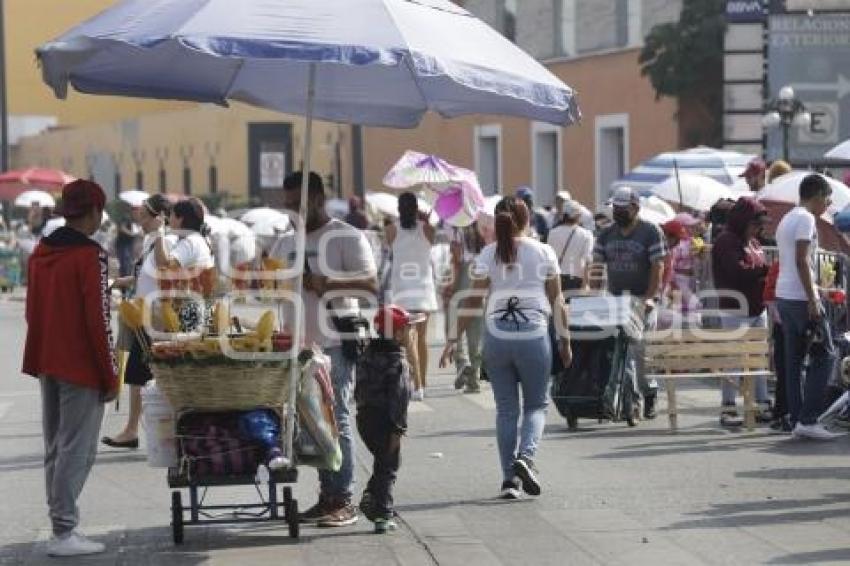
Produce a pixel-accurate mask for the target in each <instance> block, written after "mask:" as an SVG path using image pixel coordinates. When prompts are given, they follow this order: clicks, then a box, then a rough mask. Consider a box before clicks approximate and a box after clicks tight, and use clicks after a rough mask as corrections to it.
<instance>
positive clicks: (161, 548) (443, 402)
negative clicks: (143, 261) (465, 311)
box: [0, 299, 850, 566]
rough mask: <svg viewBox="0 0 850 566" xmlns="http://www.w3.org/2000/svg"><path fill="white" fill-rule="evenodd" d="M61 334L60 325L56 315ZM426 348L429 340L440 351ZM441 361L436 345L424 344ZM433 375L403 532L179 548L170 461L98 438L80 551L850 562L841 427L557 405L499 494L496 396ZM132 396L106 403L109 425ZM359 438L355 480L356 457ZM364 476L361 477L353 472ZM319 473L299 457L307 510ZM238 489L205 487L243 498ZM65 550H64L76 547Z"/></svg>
mask: <svg viewBox="0 0 850 566" xmlns="http://www.w3.org/2000/svg"><path fill="white" fill-rule="evenodd" d="M57 332H61V329H57ZM23 338H24V325H23V304H22V303H20V302H15V301H6V300H3V299H0V369H2V375H3V379H2V380H0V501H2V505H0V564H18V563H22V564H40V563H50V564H55V563H58V561H56V560H50V559H47V558H45V557H44V548H43V547H44V545H43V542H44V541H45V540H46V539H47V536H48V532H49V531H48V521H47V516H46V506H45V502H44V493H43V473H42V464H41V459H42V446H41V434H40V421H39V419H40V410H39V397H38V392H37V387H36V382H35V381H34V380H31V379H24V378H22V377H20V373H19V367H20V358H21V351H22V348H23ZM435 352H436V349H435ZM433 359H434V360H436V354H435V356H434V358H433ZM452 379H453V376H452V375H450V374H448V373H439V372H436V371H432V373H431V382H432V387H431V389H430V390H429V395H428V397H427V398H426V400H425V402H424V403H417V404H414V405H412V407H411V412H412V414H411V419H410V420H411V432H410V435H409V437H408V438H407V439H406V443H405V444H404V446H403V450H402V451H403V464H402V470H401V475H400V480H399V483H398V487H397V497H396V499H397V503H398V511H399V513H400V519H401V520H400V529H399V530H398V531H397V532H396V533H394V534H393V535H389V536H376V535H373V534H371V532H370V525H369V524H368V523H367V522H366V521H365V520H364V519H361V521H360V522H359V523H358V524H357V525H355V526H353V527H350V528H346V529H339V530H317V529H314V528H305V529H304V530H303V531H302V539H301V540H300V541H299V542H297V543H295V542H292V541H291V540H290V539H289V538H288V537H287V536H286V531H285V528H284V527H283V526H282V525H271V524H269V525H262V526H253V527H232V528H231V527H228V528H225V527H216V528H204V529H197V528H196V529H191V528H189V529H187V531H186V544H184V545H183V546H181V547H174V546H173V545H172V543H171V538H170V536H171V533H170V528H169V526H168V524H169V517H170V515H169V504H170V498H169V490H168V489H167V486H166V482H165V472H164V470H161V469H153V468H149V467H148V466H147V463H146V460H145V455H144V452H143V451H139V452H133V453H129V452H119V451H111V450H109V449H106V448H103V449H101V450H100V453H99V455H98V460H97V463H96V464H95V468H94V471H93V473H92V475H91V477H90V479H89V482H88V484H87V486H86V490H85V492H84V494H83V497H82V499H81V502H80V504H81V510H82V517H83V524H82V530H83V531H84V532H86V533H87V534H90V535H93V536H94V537H95V538H96V539H98V540H101V541H103V542H105V543H107V545H108V553H107V554H105V555H103V556H100V557H97V558H94V559H87V560H85V561H83V560H79V561H76V562H79V563H84V564H89V563H97V564H100V563H102V564H127V565H135V564H151V565H154V564H156V565H160V564H187V565H191V564H240V565H243V564H244V565H250V564H269V563H277V564H316V565H330V564H344V565H346V566H355V565H358V564H364V565H365V564H404V565H417V566H418V565H429V564H445V565H463V566H473V565H479V564H480V565H492V564H535V565H537V564H541V565H542V564H558V565H563V564H569V565H582V564H629V565H638V564H653V565H657V564H756V563H761V564H827V563H834V564H841V563H847V562H848V561H850V542H848V541H850V523H848V521H847V516H848V513H850V482H848V479H850V465H848V461H847V452H848V448H850V440H847V439H842V440H840V441H838V442H835V443H830V444H807V443H800V442H796V441H793V440H791V439H789V438H787V437H776V436H771V435H768V434H766V433H764V429H761V430H760V431H759V432H756V433H754V434H746V433H730V432H727V431H723V430H720V429H719V428H718V427H717V425H716V405H717V403H718V399H719V393H717V392H716V390H714V389H713V388H709V387H708V386H705V385H700V384H695V385H692V386H683V387H682V389H683V391H682V392H681V394H680V398H681V400H680V402H679V403H680V408H681V412H682V416H681V417H680V426H681V431H680V432H679V433H678V434H675V435H671V434H670V433H668V432H667V430H666V426H667V423H666V418H665V415H664V404H663V403H662V404H661V407H660V409H661V416H660V418H659V419H658V420H657V421H654V422H652V423H646V422H642V423H640V426H639V427H638V428H637V429H628V428H627V427H626V426H625V425H620V424H605V425H599V424H597V423H595V422H591V421H584V422H583V424H582V430H581V431H580V432H578V433H568V432H567V431H566V427H565V424H564V422H563V420H562V419H561V418H560V417H559V416H558V414H557V412H556V411H555V410H554V408H553V409H552V410H551V411H550V414H549V419H548V427H547V434H546V436H545V438H544V442H543V446H542V451H541V454H540V457H539V460H538V465H539V467H540V469H541V473H542V479H543V487H544V494H543V496H541V497H540V498H539V499H537V500H524V501H520V502H502V501H498V500H496V499H495V498H494V497H495V494H496V492H497V488H498V487H499V483H500V477H499V473H498V462H497V455H496V449H495V439H494V416H495V411H494V409H493V401H492V396H491V394H490V392H489V389H486V388H485V390H484V391H483V392H482V393H481V394H480V395H463V394H459V393H457V392H455V391H454V390H453V389H452V384H451V382H452ZM125 410H126V403H124V404H123V405H122V411H121V412H118V413H116V412H115V410H114V409H113V408H112V407H110V408H109V409H108V411H107V415H106V418H105V421H104V425H103V431H104V433H114V432H117V431H118V430H119V429H120V428H121V426H122V424H123V421H124V419H125V418H126V414H125ZM365 456H366V453H365V451H364V450H362V449H361V450H360V452H359V459H358V474H359V478H361V479H362V478H363V477H364V475H365V474H364V472H365V470H366V463H367V459H366V457H365ZM361 486H362V484H361ZM315 489H316V482H315V473H314V472H313V471H312V470H310V469H304V470H302V477H301V479H300V481H299V483H298V484H297V486H296V495H297V497H298V498H299V499H300V503H301V507H302V509H303V508H306V507H307V506H309V505H310V504H312V503H313V500H314V497H315ZM251 495H252V492H251V490H250V489H247V488H238V489H235V488H234V489H222V490H219V491H218V492H210V495H209V496H208V501H220V502H230V501H234V500H236V499H237V498H238V497H241V498H242V499H249V498H250V496H251ZM69 562H71V563H76V562H75V561H73V560H70V561H69Z"/></svg>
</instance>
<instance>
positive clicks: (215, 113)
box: [13, 97, 351, 202]
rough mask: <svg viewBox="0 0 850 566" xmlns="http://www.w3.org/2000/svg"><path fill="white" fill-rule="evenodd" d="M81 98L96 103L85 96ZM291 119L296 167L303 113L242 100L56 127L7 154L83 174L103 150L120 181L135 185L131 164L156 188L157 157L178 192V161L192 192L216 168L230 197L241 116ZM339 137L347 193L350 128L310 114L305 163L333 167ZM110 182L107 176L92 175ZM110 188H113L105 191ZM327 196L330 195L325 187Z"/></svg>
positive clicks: (239, 168)
mask: <svg viewBox="0 0 850 566" xmlns="http://www.w3.org/2000/svg"><path fill="white" fill-rule="evenodd" d="M88 104H89V105H91V106H94V107H96V106H97V100H96V99H94V98H92V97H90V99H89V101H88ZM263 122H276V123H281V122H283V123H291V124H292V128H293V135H292V144H293V152H294V156H293V157H294V159H293V165H294V168H295V169H298V168H299V167H300V163H301V161H302V160H303V149H302V144H303V142H304V118H302V117H299V116H290V115H285V114H280V113H277V112H273V111H268V110H261V109H257V108H253V107H250V106H247V105H242V104H234V105H233V106H232V107H231V108H221V107H217V106H213V105H196V106H193V107H191V108H188V109H186V110H180V111H173V112H162V113H157V114H146V115H142V116H139V117H135V118H127V119H125V120H119V121H113V122H108V123H101V124H91V125H88V126H80V127H76V128H60V129H55V130H51V131H49V132H46V133H43V134H41V135H38V136H33V137H29V138H23V139H22V141H21V143H20V144H19V147H18V148H17V150H16V152H15V154H14V156H13V157H14V166H15V167H27V166H39V167H52V168H59V169H63V170H65V171H68V172H69V173H71V174H73V175H75V176H78V177H88V176H89V174H90V171H91V169H92V159H93V157H94V156H95V155H97V154H100V155H101V156H103V155H106V154H108V156H109V157H110V158H111V159H112V160H113V162H114V163H115V164H116V165H117V166H118V168H119V169H120V171H121V177H122V185H123V186H122V187H119V188H120V189H122V190H124V189H134V188H136V186H135V183H136V171H137V170H138V169H140V170H141V171H142V172H143V177H144V185H145V186H144V187H143V188H144V189H145V190H147V191H148V192H157V191H158V188H159V169H160V162H162V164H163V167H164V169H165V171H166V179H167V190H168V191H172V192H182V188H183V167H184V161H185V163H186V164H187V165H188V166H189V167H190V169H191V171H192V194H193V195H204V194H207V193H208V192H209V187H208V183H207V179H208V171H209V167H210V165H211V164H212V163H215V164H216V166H217V168H218V188H219V191H220V192H224V191H227V192H228V194H229V195H231V197H232V201H235V202H240V201H244V200H245V199H247V198H248V171H249V163H248V159H249V155H248V124H249V123H263ZM337 142H339V143H340V144H341V154H342V163H341V166H342V167H341V168H342V172H343V174H342V179H343V186H344V192H345V193H346V194H348V193H350V191H351V189H350V187H349V186H346V185H347V183H346V182H345V179H348V178H350V177H349V175H350V171H351V167H350V155H351V152H350V148H349V146H348V144H349V143H350V135H349V128H348V127H347V126H340V125H336V124H328V123H325V122H314V133H313V144H312V152H311V160H312V163H313V166H312V169H313V170H314V171H318V172H319V173H320V174H322V175H327V174H329V173H331V172H332V171H333V170H334V164H335V162H334V155H335V151H334V150H335V144H336V143H337ZM98 181H99V182H101V183H102V184H104V185H106V186H111V179H107V180H103V179H98ZM112 196H114V194H113V195H112ZM332 196H333V195H332Z"/></svg>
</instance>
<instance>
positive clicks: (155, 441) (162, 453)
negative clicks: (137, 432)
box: [142, 380, 177, 468]
mask: <svg viewBox="0 0 850 566" xmlns="http://www.w3.org/2000/svg"><path fill="white" fill-rule="evenodd" d="M142 428H143V429H144V431H145V446H146V448H147V452H148V465H149V466H150V467H152V468H168V467H170V466H176V465H177V443H176V440H175V438H174V410H173V409H172V408H171V405H170V404H169V403H168V400H167V399H166V398H165V396H164V395H163V394H162V392H161V391H160V390H159V388H158V387H157V386H156V381H155V380H151V381H150V382H149V383H148V384H147V385H146V386H145V387H143V388H142Z"/></svg>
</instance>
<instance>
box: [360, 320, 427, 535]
mask: <svg viewBox="0 0 850 566" xmlns="http://www.w3.org/2000/svg"><path fill="white" fill-rule="evenodd" d="M415 322H416V320H414V315H411V314H410V313H408V312H407V311H405V310H404V309H402V308H401V307H398V306H395V305H386V306H384V307H382V308H380V309H378V312H377V314H376V315H375V319H374V327H375V331H376V333H377V337H376V338H374V339H372V340H371V341H370V342H369V345H368V346H367V348H366V350H365V351H364V353H363V355H362V356H361V357H360V360H359V361H358V363H357V381H356V384H355V387H354V399H355V402H356V404H357V430H358V432H359V433H360V438H362V439H363V443H364V444H365V445H366V447H367V448H368V449H369V452H371V453H372V456H373V458H374V464H373V468H372V477H371V478H369V482H368V483H367V484H366V489H365V490H364V492H363V497H362V499H361V500H360V511H361V512H362V513H363V514H364V515H365V516H366V518H367V519H369V520H370V521H372V522H373V523H374V524H375V532H376V533H385V532H387V531H388V530H392V529H394V528H395V523H394V522H393V517H394V515H395V513H394V511H393V496H392V490H393V484H395V480H396V476H397V474H398V470H399V466H400V464H401V437H402V435H404V433H405V431H406V430H407V406H408V403H409V401H410V365H409V363H408V361H407V355H406V352H405V348H406V347H407V346H408V343H409V338H408V332H409V330H410V325H411V324H414V323H415Z"/></svg>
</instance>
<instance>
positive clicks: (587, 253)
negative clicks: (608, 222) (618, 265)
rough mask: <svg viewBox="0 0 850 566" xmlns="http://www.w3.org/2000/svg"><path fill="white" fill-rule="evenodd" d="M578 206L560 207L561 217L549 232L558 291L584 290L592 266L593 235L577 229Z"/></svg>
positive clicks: (583, 229)
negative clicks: (556, 261) (559, 289)
mask: <svg viewBox="0 0 850 566" xmlns="http://www.w3.org/2000/svg"><path fill="white" fill-rule="evenodd" d="M581 212H582V211H581V207H580V206H579V204H578V203H577V202H575V201H573V200H568V201H566V202H565V203H564V206H563V216H562V217H561V218H560V219H558V224H557V225H556V226H555V227H554V228H553V229H552V231H551V232H549V240H548V242H549V245H550V246H552V249H554V250H555V253H556V254H557V257H558V265H559V267H560V268H561V290H562V291H564V292H565V294H566V293H567V292H568V291H576V290H579V289H584V288H585V287H587V280H588V277H587V275H588V270H589V268H590V264H591V263H593V233H592V232H591V231H590V230H587V229H585V228H584V227H582V226H581V224H580V223H579V221H580V220H581Z"/></svg>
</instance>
